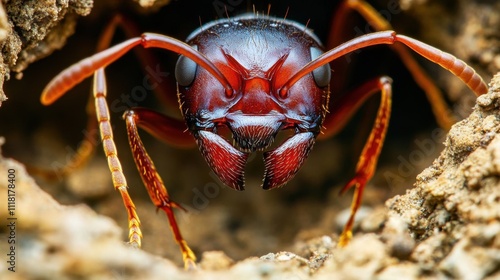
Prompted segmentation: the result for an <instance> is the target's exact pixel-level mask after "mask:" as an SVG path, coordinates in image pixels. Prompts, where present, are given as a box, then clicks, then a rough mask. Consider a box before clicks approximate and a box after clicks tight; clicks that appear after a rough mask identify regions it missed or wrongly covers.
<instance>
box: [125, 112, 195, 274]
mask: <svg viewBox="0 0 500 280" xmlns="http://www.w3.org/2000/svg"><path fill="white" fill-rule="evenodd" d="M123 118H124V119H125V121H126V124H127V134H128V140H129V144H130V148H131V149H132V154H133V156H134V160H135V164H136V166H137V170H138V171H139V174H140V175H141V178H142V181H143V182H144V185H145V186H146V189H147V191H148V193H149V197H150V198H151V200H152V202H153V203H154V205H155V206H156V207H157V208H158V209H161V210H163V211H164V212H165V214H166V215H167V217H168V220H169V222H170V228H171V230H172V233H173V235H174V238H175V241H176V242H177V244H179V246H180V249H181V252H182V257H183V260H184V266H185V268H186V269H191V268H194V267H195V261H196V256H195V255H194V253H193V251H192V250H191V249H190V248H189V246H188V245H187V243H186V241H185V240H184V239H183V237H182V235H181V232H180V230H179V226H178V225H177V221H176V219H175V215H174V212H173V208H181V209H183V208H182V207H181V206H180V205H179V204H177V203H175V202H173V201H172V200H171V199H170V196H169V195H168V192H167V189H166V188H165V185H164V184H163V181H162V179H161V177H160V175H159V174H158V172H157V171H156V168H155V165H154V163H153V161H152V160H151V158H150V157H149V155H148V153H147V151H146V149H145V147H144V144H143V143H142V141H141V138H140V136H139V133H138V130H137V126H138V125H140V126H141V127H142V128H144V129H146V130H147V131H149V132H151V134H153V135H154V136H156V137H158V138H161V139H163V140H165V141H167V142H173V141H174V140H175V141H176V142H177V144H181V143H185V144H186V142H185V141H186V140H187V137H189V136H190V135H189V134H186V133H182V130H181V129H179V128H181V127H185V125H183V124H181V121H178V120H175V119H170V118H168V117H166V116H164V115H161V114H159V113H156V112H154V111H151V110H149V109H146V108H136V109H132V110H128V111H126V112H125V113H124V115H123ZM169 124H170V125H169ZM155 125H158V126H157V127H156V128H157V129H154V128H155ZM176 135H177V136H179V137H175V136H176ZM176 138H177V139H176ZM190 138H191V139H189V140H190V141H188V143H187V144H189V143H194V142H193V139H192V137H190Z"/></svg>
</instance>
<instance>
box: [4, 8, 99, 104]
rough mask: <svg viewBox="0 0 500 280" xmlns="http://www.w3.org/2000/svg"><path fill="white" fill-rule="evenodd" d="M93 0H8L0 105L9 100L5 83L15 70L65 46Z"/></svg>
mask: <svg viewBox="0 0 500 280" xmlns="http://www.w3.org/2000/svg"><path fill="white" fill-rule="evenodd" d="M92 5H93V1H92V0H76V1H29V2H26V1H6V2H2V4H0V48H1V49H2V55H1V56H0V105H1V104H2V102H3V101H5V100H6V99H7V96H6V95H5V93H4V91H3V83H4V82H5V81H7V80H9V79H10V75H11V72H14V73H18V74H20V73H21V72H22V71H23V70H24V69H26V67H28V65H29V64H30V63H32V62H34V61H36V60H38V59H40V58H43V57H45V56H47V55H49V54H51V53H52V52H53V51H54V50H56V49H60V48H61V47H62V46H64V45H65V43H66V39H67V38H68V37H69V36H70V35H72V34H73V33H74V31H75V24H76V19H77V18H78V16H85V15H88V14H89V13H90V10H91V9H92Z"/></svg>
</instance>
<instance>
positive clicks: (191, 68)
mask: <svg viewBox="0 0 500 280" xmlns="http://www.w3.org/2000/svg"><path fill="white" fill-rule="evenodd" d="M193 48H194V49H195V50H198V46H196V45H194V46H193ZM197 68H198V64H196V62H194V61H192V60H191V59H189V58H187V57H186V56H183V55H181V56H180V57H179V59H178V60H177V64H176V65H175V79H176V80H177V83H179V85H180V86H183V87H187V86H189V85H191V84H192V83H193V81H194V77H195V76H196V69H197Z"/></svg>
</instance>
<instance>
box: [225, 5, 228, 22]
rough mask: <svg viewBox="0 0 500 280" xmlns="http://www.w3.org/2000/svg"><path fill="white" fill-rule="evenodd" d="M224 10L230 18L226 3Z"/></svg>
mask: <svg viewBox="0 0 500 280" xmlns="http://www.w3.org/2000/svg"><path fill="white" fill-rule="evenodd" d="M224 10H225V11H226V17H227V19H229V12H228V11H227V5H224Z"/></svg>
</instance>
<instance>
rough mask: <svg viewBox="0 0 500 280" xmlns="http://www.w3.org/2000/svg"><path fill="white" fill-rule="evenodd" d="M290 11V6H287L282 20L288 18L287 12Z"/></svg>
mask: <svg viewBox="0 0 500 280" xmlns="http://www.w3.org/2000/svg"><path fill="white" fill-rule="evenodd" d="M289 10H290V6H288V7H287V8H286V12H285V16H284V17H283V19H286V17H287V16H288V11H289Z"/></svg>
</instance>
